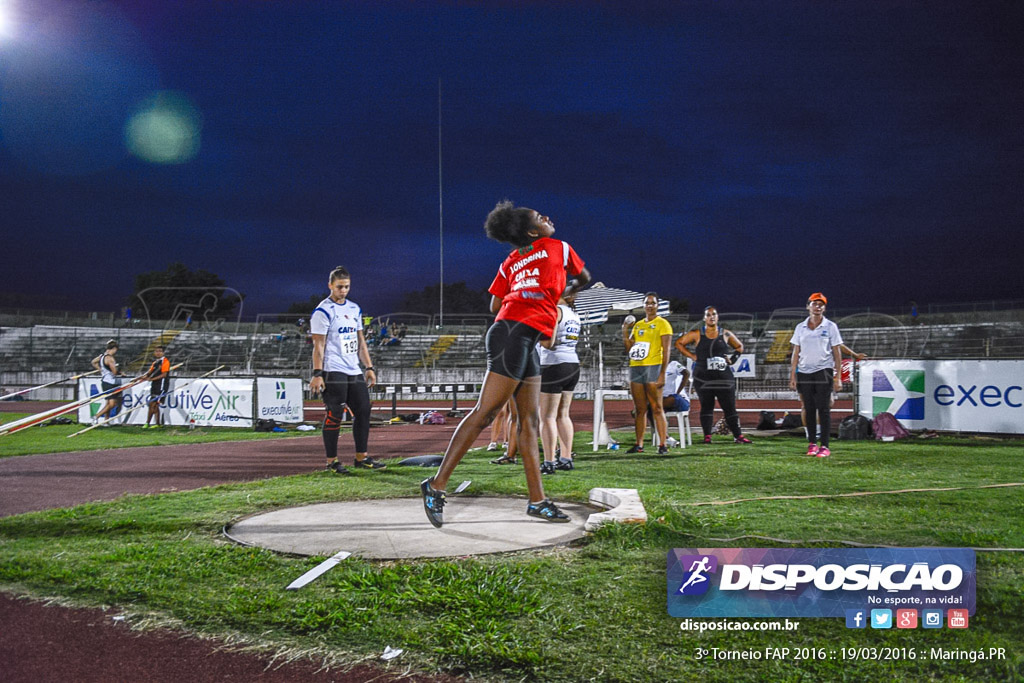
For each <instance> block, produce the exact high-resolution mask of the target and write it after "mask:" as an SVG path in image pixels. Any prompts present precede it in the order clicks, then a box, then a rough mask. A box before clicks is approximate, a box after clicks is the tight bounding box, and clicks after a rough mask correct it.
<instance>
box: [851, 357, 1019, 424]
mask: <svg viewBox="0 0 1024 683" xmlns="http://www.w3.org/2000/svg"><path fill="white" fill-rule="evenodd" d="M859 365H860V372H859V376H858V388H857V391H858V410H859V412H860V414H861V415H864V416H866V417H870V418H873V417H874V416H875V415H878V414H879V413H882V412H888V413H892V414H893V416H894V417H895V418H896V419H897V420H899V421H900V423H901V424H903V426H904V427H906V428H908V429H936V430H944V431H965V432H992V433H1000V434H1021V433H1024V388H1022V387H1024V361H1015V360H872V361H861V363H860V364H859Z"/></svg>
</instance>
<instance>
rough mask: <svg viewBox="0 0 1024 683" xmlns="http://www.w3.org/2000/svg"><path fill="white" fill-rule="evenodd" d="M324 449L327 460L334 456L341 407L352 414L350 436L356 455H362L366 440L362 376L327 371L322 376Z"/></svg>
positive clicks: (366, 402)
mask: <svg viewBox="0 0 1024 683" xmlns="http://www.w3.org/2000/svg"><path fill="white" fill-rule="evenodd" d="M323 398H324V405H325V406H326V407H327V415H325V416H324V429H323V432H324V450H325V451H326V453H327V459H328V460H333V459H335V458H337V457H338V430H339V429H340V428H341V413H342V407H343V406H346V405H347V406H348V409H349V410H351V411H352V436H353V437H354V438H355V441H356V453H365V452H366V447H367V442H368V441H369V440H370V390H369V389H367V388H366V380H365V379H363V376H362V375H346V374H345V373H343V372H328V373H326V374H325V375H324V396H323Z"/></svg>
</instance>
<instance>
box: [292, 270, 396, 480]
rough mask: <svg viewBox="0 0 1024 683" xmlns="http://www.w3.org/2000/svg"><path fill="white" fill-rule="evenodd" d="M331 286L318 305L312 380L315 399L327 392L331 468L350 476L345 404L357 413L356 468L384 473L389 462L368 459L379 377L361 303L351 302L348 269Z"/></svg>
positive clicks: (312, 323) (311, 319)
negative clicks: (342, 445) (343, 433)
mask: <svg viewBox="0 0 1024 683" xmlns="http://www.w3.org/2000/svg"><path fill="white" fill-rule="evenodd" d="M327 286H328V288H330V290H331V295H330V296H329V297H327V298H326V299H324V300H323V301H321V302H320V303H319V304H317V307H316V309H315V310H314V311H313V314H312V315H311V316H310V317H309V329H310V332H311V333H312V335H313V378H312V379H311V380H310V381H309V391H310V393H312V394H314V395H315V394H319V393H320V392H323V397H324V406H325V407H326V408H327V415H325V416H324V428H323V433H324V450H325V451H326V454H327V469H328V470H331V471H333V472H336V473H337V474H349V471H348V469H346V468H345V467H344V466H343V465H342V464H341V463H339V462H338V431H339V430H340V429H341V413H342V408H343V406H348V409H349V410H350V411H352V436H353V437H354V438H355V442H356V459H355V467H357V468H365V469H369V470H382V469H384V467H385V465H384V463H382V462H378V461H376V460H374V459H373V458H371V457H369V456H368V455H366V450H367V442H368V441H369V438H370V390H369V387H372V386H373V385H374V384H376V383H377V375H376V374H375V373H374V371H373V362H372V361H371V360H370V350H369V348H367V346H366V339H365V338H364V337H363V314H362V311H360V310H359V306H358V305H357V304H356V303H355V302H353V301H348V292H349V289H350V288H351V287H352V278H351V276H350V275H349V273H348V271H347V270H345V268H344V267H343V266H338V267H337V268H335V269H334V270H333V271H331V277H330V279H329V280H328V282H327ZM360 361H362V363H363V369H362V370H360V369H359V362H360ZM364 375H365V377H364Z"/></svg>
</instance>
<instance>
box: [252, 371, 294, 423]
mask: <svg viewBox="0 0 1024 683" xmlns="http://www.w3.org/2000/svg"><path fill="white" fill-rule="evenodd" d="M256 419H258V420H275V421H277V422H302V419H303V414H302V380H301V379H273V378H268V377H260V378H259V379H257V380H256Z"/></svg>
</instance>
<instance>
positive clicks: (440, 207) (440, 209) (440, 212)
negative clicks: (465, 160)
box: [437, 78, 444, 327]
mask: <svg viewBox="0 0 1024 683" xmlns="http://www.w3.org/2000/svg"><path fill="white" fill-rule="evenodd" d="M441 181H442V176H441V79H440V78H438V79H437V220H438V234H439V235H440V239H441V286H440V288H439V289H438V295H439V297H440V315H439V316H438V325H439V326H440V327H444V185H443V184H442V182H441Z"/></svg>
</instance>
